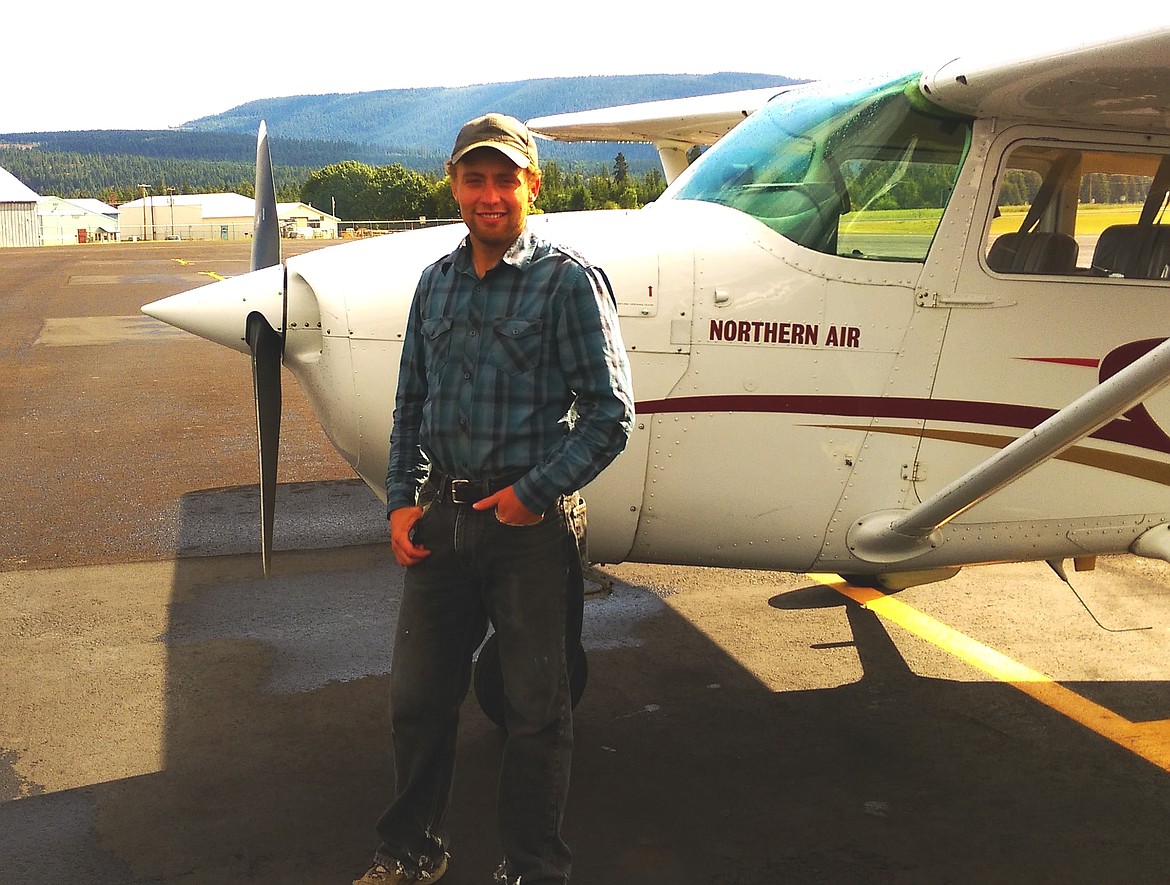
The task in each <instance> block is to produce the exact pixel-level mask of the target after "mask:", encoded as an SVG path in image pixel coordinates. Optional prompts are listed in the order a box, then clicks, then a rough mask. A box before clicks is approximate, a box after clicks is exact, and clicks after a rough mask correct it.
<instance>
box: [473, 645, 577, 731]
mask: <svg viewBox="0 0 1170 885" xmlns="http://www.w3.org/2000/svg"><path fill="white" fill-rule="evenodd" d="M588 681H589V661H588V658H587V657H586V655H585V648H584V647H583V646H582V645H581V644H580V643H579V642H578V644H577V654H575V655H574V656H573V659H572V660H571V661H570V662H569V697H570V700H571V702H572V704H573V708H574V709H576V707H577V704H578V703H579V702H580V700H581V696H582V695H583V694H585V683H586V682H588ZM473 685H474V687H475V699H476V701H478V702H479V707H480V709H481V710H483V712H484V715H485V716H487V718H488V719H490V720H491V721H492V722H494V723H495V724H496V725H498V726H499V727H500V728H504V727H505V723H504V708H505V704H504V674H503V672H502V671H501V670H500V643H499V637H498V636H497V635H496V634H495V633H492V635H491V636H489V637H488V638H487V642H485V643H484V644H483V648H481V649H480V651H479V659H478V660H477V661H476V662H475V674H474V677H473Z"/></svg>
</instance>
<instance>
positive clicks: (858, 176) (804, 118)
mask: <svg viewBox="0 0 1170 885" xmlns="http://www.w3.org/2000/svg"><path fill="white" fill-rule="evenodd" d="M970 137H971V120H970V119H968V118H966V117H958V116H953V115H949V114H947V113H946V112H944V111H941V110H940V109H937V108H934V107H932V106H929V105H928V104H927V103H926V102H925V100H923V99H922V98H921V97H920V96H919V93H918V77H917V76H912V77H901V78H899V79H897V80H893V81H889V80H885V81H880V82H879V81H867V82H865V83H860V84H858V83H855V84H852V88H851V89H849V90H847V91H829V90H828V88H827V87H825V86H822V85H821V84H812V85H811V86H805V87H799V88H796V89H793V90H790V91H788V92H785V93H782V94H781V95H779V96H777V97H776V98H775V99H773V100H772V101H771V102H769V103H768V104H767V105H766V106H765V107H763V108H761V109H760V110H759V111H757V112H756V113H754V114H753V115H752V116H751V117H749V118H748V119H747V120H745V121H744V122H743V123H741V124H740V125H739V126H737V127H736V128H735V129H733V130H732V131H731V132H730V133H728V134H727V136H725V137H724V138H722V139H720V141H719V142H717V143H716V144H715V145H714V146H713V147H712V148H711V149H710V150H708V151H707V152H706V153H705V154H703V156H702V157H700V158H699V160H697V161H696V162H695V163H694V164H692V165H691V166H690V167H689V168H688V169H687V170H686V171H685V172H684V173H683V174H682V175H680V176H679V177H678V178H677V179H676V180H675V181H674V182H673V183H672V184H671V186H670V187H669V188H667V190H666V192H665V193H664V194H663V196H662V199H675V200H703V201H706V202H711V203H719V204H721V205H724V206H730V207H732V208H734V209H738V210H740V211H741V212H746V213H747V214H749V215H752V216H754V217H755V218H758V219H759V220H760V221H762V222H763V223H764V224H766V225H768V226H769V227H770V228H772V229H773V230H775V231H777V232H778V233H780V234H783V235H784V236H785V237H787V238H788V239H790V240H793V241H794V242H796V243H799V244H800V245H802V246H805V247H807V248H809V249H815V250H817V251H819V252H825V253H828V254H830V255H841V256H844V257H847V258H857V259H870V260H879V261H924V260H925V258H926V252H927V250H928V249H929V248H930V244H931V242H932V241H933V239H934V235H935V232H936V231H937V230H938V226H939V224H940V223H941V220H942V213H943V210H944V209H945V208H946V204H947V201H948V200H949V199H950V195H951V190H952V188H953V187H954V184H955V180H956V178H957V177H958V173H959V168H960V166H961V165H962V162H963V158H964V157H965V156H966V153H967V148H968V146H969V145H970Z"/></svg>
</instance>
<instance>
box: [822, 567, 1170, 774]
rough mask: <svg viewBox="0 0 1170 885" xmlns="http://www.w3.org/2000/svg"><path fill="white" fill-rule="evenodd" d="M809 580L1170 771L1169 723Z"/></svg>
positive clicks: (853, 590) (900, 607)
mask: <svg viewBox="0 0 1170 885" xmlns="http://www.w3.org/2000/svg"><path fill="white" fill-rule="evenodd" d="M809 577H810V578H812V579H813V580H814V581H816V582H818V583H820V584H824V585H825V586H826V587H831V588H832V589H834V590H836V591H837V592H838V593H840V594H841V595H843V596H846V597H848V598H849V599H852V600H853V601H854V602H856V603H859V604H860V605H861V606H862V607H864V608H866V609H869V610H870V611H872V612H873V613H874V614H876V615H878V616H879V617H881V618H884V619H885V620H887V621H890V622H892V623H894V624H897V625H898V626H899V627H902V628H903V629H905V630H909V631H910V632H911V633H913V634H914V635H915V636H918V637H919V638H921V639H925V640H926V641H927V642H929V643H931V644H932V645H934V646H937V647H938V648H941V649H942V650H943V651H945V652H947V653H948V654H950V655H953V656H954V657H956V658H958V659H959V660H961V661H964V662H966V663H967V664H970V665H971V666H972V667H975V668H976V669H977V670H981V671H983V672H984V673H986V674H987V675H989V676H992V677H994V678H995V679H998V680H999V681H1000V682H1005V683H1007V684H1008V685H1011V686H1013V687H1015V688H1018V689H1019V690H1020V691H1022V692H1023V693H1024V694H1026V695H1028V696H1029V697H1031V698H1033V699H1034V700H1037V701H1039V702H1040V703H1042V704H1044V705H1045V706H1046V707H1050V708H1051V709H1053V710H1055V711H1056V712H1058V713H1060V714H1061V715H1063V716H1066V717H1068V718H1069V719H1071V720H1073V721H1074V722H1078V723H1080V724H1081V725H1083V726H1084V727H1085V728H1088V729H1090V730H1091V731H1094V732H1096V733H1097V734H1099V735H1101V736H1102V737H1103V738H1106V739H1108V740H1111V741H1113V743H1115V744H1117V745H1118V746H1121V747H1124V748H1125V749H1127V750H1129V751H1131V752H1133V753H1136V754H1137V755H1138V756H1141V757H1142V758H1143V759H1145V760H1146V761H1147V762H1150V763H1151V764H1153V765H1156V766H1158V767H1159V768H1161V769H1163V770H1164V771H1170V720H1161V721H1157V722H1131V721H1130V720H1128V719H1126V718H1125V717H1124V716H1119V715H1118V714H1117V713H1114V712H1113V711H1112V710H1110V709H1108V708H1106V707H1102V706H1101V705H1100V704H1096V703H1094V702H1093V701H1090V700H1089V699H1088V698H1084V697H1081V696H1080V695H1079V694H1077V693H1076V692H1074V691H1070V690H1069V689H1067V688H1065V687H1064V686H1063V685H1060V684H1059V683H1057V682H1056V681H1055V680H1053V679H1052V677H1050V676H1046V675H1045V674H1043V673H1040V672H1038V671H1036V670H1033V669H1032V668H1030V667H1026V666H1024V665H1023V664H1021V663H1018V662H1017V661H1013V660H1012V659H1011V658H1009V657H1008V656H1007V655H1005V654H1002V653H1001V652H998V651H996V650H995V649H993V648H990V647H988V646H986V645H984V644H983V643H981V642H978V641H977V640H974V639H972V638H971V637H970V636H967V635H965V634H963V633H960V632H959V631H958V630H956V629H954V628H953V627H948V626H947V625H946V624H944V623H942V622H941V621H938V620H936V619H935V618H932V617H931V616H930V615H927V614H923V613H922V612H920V611H918V609H916V608H912V607H911V606H909V605H906V604H905V603H904V602H901V601H899V600H897V599H894V598H893V597H891V596H887V595H886V594H885V593H882V592H881V591H879V590H873V589H871V588H868V587H854V586H853V585H852V584H849V583H847V582H846V581H844V580H842V579H841V578H840V577H838V576H837V575H825V574H810V575H809Z"/></svg>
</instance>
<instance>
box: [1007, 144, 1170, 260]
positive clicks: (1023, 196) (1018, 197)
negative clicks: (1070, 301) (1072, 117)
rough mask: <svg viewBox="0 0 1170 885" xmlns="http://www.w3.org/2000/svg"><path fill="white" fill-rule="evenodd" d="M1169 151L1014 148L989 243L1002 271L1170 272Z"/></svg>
mask: <svg viewBox="0 0 1170 885" xmlns="http://www.w3.org/2000/svg"><path fill="white" fill-rule="evenodd" d="M1168 197H1170V155H1164V154H1157V153H1142V152H1136V151H1135V152H1132V153H1122V152H1118V151H1094V150H1085V149H1078V148H1055V147H1053V146H1051V145H1040V144H1037V145H1022V146H1019V147H1017V148H1015V149H1014V150H1013V151H1012V152H1011V154H1010V155H1009V156H1008V158H1007V161H1006V163H1005V164H1004V167H1003V168H1002V169H1001V170H1000V174H999V180H998V191H997V193H996V200H995V215H994V217H993V218H992V220H991V224H990V226H989V227H988V234H987V239H986V242H985V244H984V259H985V262H986V265H987V268H988V269H989V270H991V271H992V272H994V273H998V274H1007V275H1014V274H1031V275H1035V274H1039V275H1049V276H1086V277H1087V276H1096V277H1107V278H1112V279H1141V280H1170V218H1168V217H1167V216H1166V205H1167V198H1168Z"/></svg>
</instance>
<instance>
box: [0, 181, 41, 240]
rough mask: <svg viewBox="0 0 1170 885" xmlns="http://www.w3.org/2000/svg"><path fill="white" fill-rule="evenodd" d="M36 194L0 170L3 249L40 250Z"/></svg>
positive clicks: (0, 235)
mask: <svg viewBox="0 0 1170 885" xmlns="http://www.w3.org/2000/svg"><path fill="white" fill-rule="evenodd" d="M39 199H40V197H39V195H38V194H37V192H36V191H34V190H33V189H32V188H30V187H29V186H28V185H26V184H25V183H24V182H23V181H21V180H20V179H18V178H17V177H16V176H15V175H13V174H12V173H11V172H9V171H8V170H7V169H0V246H38V245H40V238H39V233H38V230H37V200H39Z"/></svg>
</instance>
